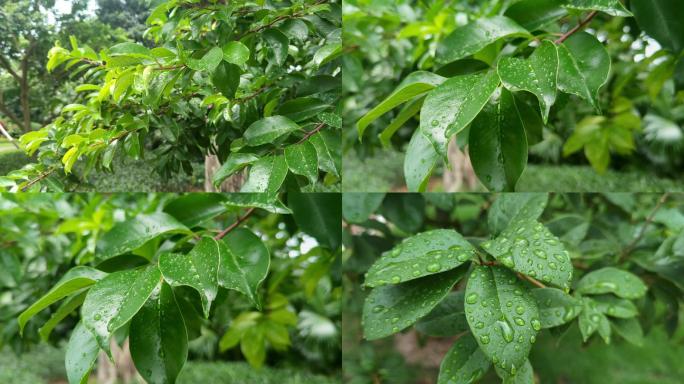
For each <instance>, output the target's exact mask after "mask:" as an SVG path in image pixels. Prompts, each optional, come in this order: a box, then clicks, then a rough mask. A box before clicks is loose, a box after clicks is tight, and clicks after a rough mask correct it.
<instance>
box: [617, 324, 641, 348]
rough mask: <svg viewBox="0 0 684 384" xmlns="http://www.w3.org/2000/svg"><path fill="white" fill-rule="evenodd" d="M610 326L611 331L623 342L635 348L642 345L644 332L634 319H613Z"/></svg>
mask: <svg viewBox="0 0 684 384" xmlns="http://www.w3.org/2000/svg"><path fill="white" fill-rule="evenodd" d="M611 324H612V325H613V330H615V332H617V334H618V335H620V336H622V338H624V339H625V340H627V341H629V342H630V343H632V344H634V345H637V346H642V345H643V344H644V331H643V329H641V324H639V320H637V319H636V318H630V319H614V320H613V321H612V322H611Z"/></svg>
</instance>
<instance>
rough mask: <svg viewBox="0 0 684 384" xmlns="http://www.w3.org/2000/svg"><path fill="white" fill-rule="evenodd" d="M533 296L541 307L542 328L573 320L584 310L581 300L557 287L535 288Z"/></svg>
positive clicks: (540, 319)
mask: <svg viewBox="0 0 684 384" xmlns="http://www.w3.org/2000/svg"><path fill="white" fill-rule="evenodd" d="M532 296H534V299H535V300H536V302H537V306H538V307H539V321H541V326H542V328H553V327H557V326H559V325H563V324H565V323H568V322H570V321H572V319H574V318H575V317H577V315H579V314H580V312H581V311H582V306H581V303H580V301H579V300H577V299H576V298H574V297H572V296H570V295H568V294H567V293H565V292H563V291H561V290H560V289H556V288H535V289H533V290H532Z"/></svg>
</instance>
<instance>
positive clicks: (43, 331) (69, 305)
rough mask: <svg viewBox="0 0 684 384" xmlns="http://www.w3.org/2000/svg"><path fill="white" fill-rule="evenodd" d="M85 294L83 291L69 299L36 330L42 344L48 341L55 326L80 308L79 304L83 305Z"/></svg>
mask: <svg viewBox="0 0 684 384" xmlns="http://www.w3.org/2000/svg"><path fill="white" fill-rule="evenodd" d="M87 293H88V291H83V292H81V293H79V294H76V295H73V296H71V297H69V298H68V299H67V300H65V301H64V302H63V303H62V304H61V305H60V306H59V308H58V309H57V311H55V313H53V314H52V316H50V320H48V321H46V322H45V324H43V326H42V327H40V328H39V329H38V333H39V334H40V339H41V340H42V341H43V342H46V343H47V342H48V341H49V339H50V334H51V333H52V330H53V329H55V327H56V326H57V324H59V323H60V322H61V321H62V320H64V319H65V318H66V317H67V316H69V315H71V314H72V313H73V312H74V311H75V310H76V308H78V307H80V306H81V304H83V301H84V300H85V297H86V294H87Z"/></svg>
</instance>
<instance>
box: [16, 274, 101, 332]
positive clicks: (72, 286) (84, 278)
mask: <svg viewBox="0 0 684 384" xmlns="http://www.w3.org/2000/svg"><path fill="white" fill-rule="evenodd" d="M105 276H107V274H106V273H104V272H102V271H99V270H97V269H95V268H91V267H83V266H81V267H74V268H72V269H70V270H69V271H68V272H67V273H66V274H65V275H64V276H63V277H62V278H61V279H59V281H58V282H57V284H55V286H54V287H52V289H50V291H48V293H46V294H45V295H43V297H41V298H40V299H38V301H36V302H35V303H33V304H32V305H31V306H30V307H28V308H27V309H26V310H25V311H24V312H22V313H21V314H20V315H19V317H18V319H17V321H18V322H19V333H22V334H23V332H24V327H25V326H26V323H27V322H28V321H29V320H30V319H31V318H32V317H33V316H34V315H35V314H36V313H38V312H40V311H42V310H43V309H45V308H47V307H49V306H50V305H51V304H53V303H55V302H57V301H59V300H61V299H63V298H65V297H67V296H69V295H71V294H72V293H74V292H77V291H79V290H80V289H83V288H86V287H90V286H91V285H93V284H95V283H96V282H98V281H99V280H101V279H102V278H104V277H105Z"/></svg>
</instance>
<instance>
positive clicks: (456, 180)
mask: <svg viewBox="0 0 684 384" xmlns="http://www.w3.org/2000/svg"><path fill="white" fill-rule="evenodd" d="M447 156H448V157H449V164H450V165H451V169H448V168H447V169H445V170H444V175H443V176H442V179H443V183H444V191H445V192H459V191H472V190H474V189H475V188H477V184H478V181H477V176H475V171H474V170H473V166H472V164H470V156H468V153H467V152H464V151H461V150H460V149H459V148H458V145H457V144H456V140H451V141H450V142H449V147H448V149H447Z"/></svg>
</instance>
